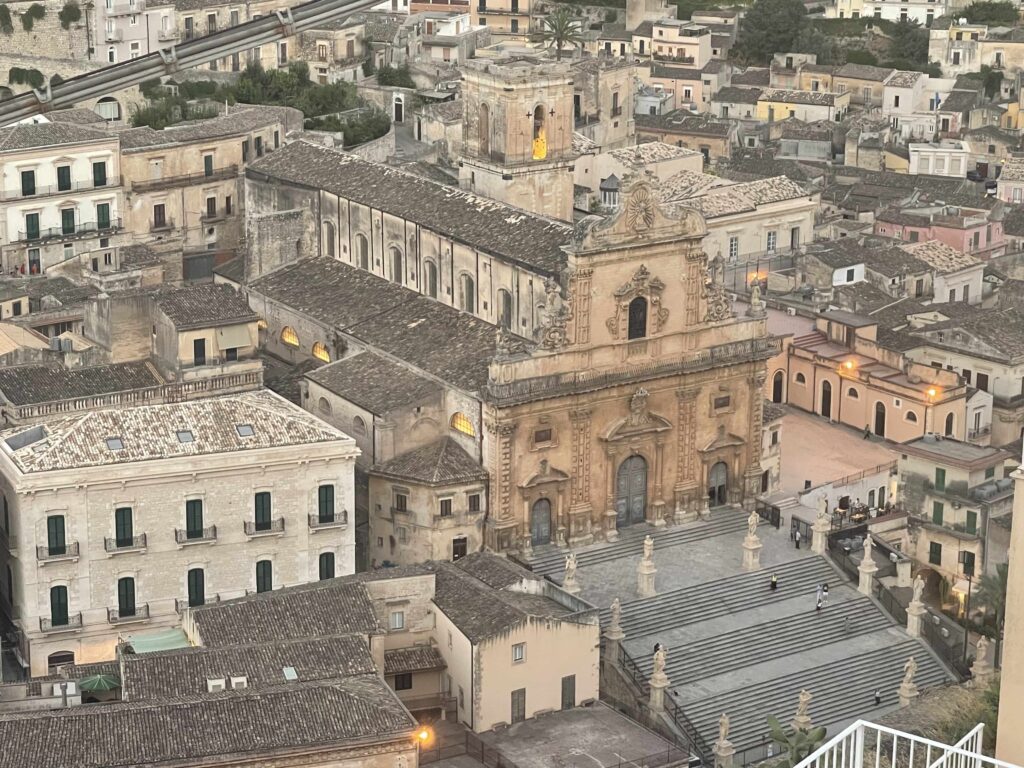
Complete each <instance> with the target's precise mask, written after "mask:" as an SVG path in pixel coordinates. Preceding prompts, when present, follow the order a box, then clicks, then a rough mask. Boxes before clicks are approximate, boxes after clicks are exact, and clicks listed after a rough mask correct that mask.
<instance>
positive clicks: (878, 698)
mask: <svg viewBox="0 0 1024 768" xmlns="http://www.w3.org/2000/svg"><path fill="white" fill-rule="evenodd" d="M881 703H882V692H881V691H880V690H878V689H877V688H875V706H876V707H877V706H878V705H879V704H881Z"/></svg>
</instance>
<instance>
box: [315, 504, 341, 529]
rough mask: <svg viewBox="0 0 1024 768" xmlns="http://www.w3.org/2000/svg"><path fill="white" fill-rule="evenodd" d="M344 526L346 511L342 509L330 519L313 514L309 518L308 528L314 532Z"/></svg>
mask: <svg viewBox="0 0 1024 768" xmlns="http://www.w3.org/2000/svg"><path fill="white" fill-rule="evenodd" d="M344 525H348V510H344V509H343V510H342V511H341V512H336V513H334V514H333V515H331V516H330V517H320V515H318V514H315V513H314V514H312V515H310V516H309V527H310V528H311V529H313V530H314V531H319V530H320V529H321V528H341V527H342V526H344Z"/></svg>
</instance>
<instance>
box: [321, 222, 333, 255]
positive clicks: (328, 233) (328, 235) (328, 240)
mask: <svg viewBox="0 0 1024 768" xmlns="http://www.w3.org/2000/svg"><path fill="white" fill-rule="evenodd" d="M324 244H325V245H326V246H327V248H326V250H327V255H328V256H333V255H334V248H335V245H334V224H332V223H331V222H329V221H325V222H324Z"/></svg>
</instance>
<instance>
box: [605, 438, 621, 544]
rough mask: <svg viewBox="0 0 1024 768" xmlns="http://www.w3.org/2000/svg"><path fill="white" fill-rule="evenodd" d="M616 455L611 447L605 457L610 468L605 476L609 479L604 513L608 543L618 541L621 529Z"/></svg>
mask: <svg viewBox="0 0 1024 768" xmlns="http://www.w3.org/2000/svg"><path fill="white" fill-rule="evenodd" d="M615 454H616V451H615V449H614V448H612V447H611V446H609V447H608V448H607V449H606V452H605V455H606V456H607V458H608V468H607V469H606V471H605V474H606V475H607V477H608V482H607V483H606V488H607V490H606V491H605V502H606V503H605V513H604V537H605V540H606V541H618V539H619V528H618V525H617V523H616V521H617V519H618V513H617V512H616V510H615V474H616V472H615Z"/></svg>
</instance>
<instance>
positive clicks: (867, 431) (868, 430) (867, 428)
mask: <svg viewBox="0 0 1024 768" xmlns="http://www.w3.org/2000/svg"><path fill="white" fill-rule="evenodd" d="M870 437H871V426H870V425H868V424H865V425H864V439H865V440H867V439H868V438H870Z"/></svg>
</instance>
